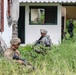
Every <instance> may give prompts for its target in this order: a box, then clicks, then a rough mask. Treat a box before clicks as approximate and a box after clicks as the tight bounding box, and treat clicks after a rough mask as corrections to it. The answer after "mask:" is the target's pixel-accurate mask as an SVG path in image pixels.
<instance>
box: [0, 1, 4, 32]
mask: <svg viewBox="0 0 76 75" xmlns="http://www.w3.org/2000/svg"><path fill="white" fill-rule="evenodd" d="M0 2H1V5H0V7H1V9H0V12H1V13H0V14H1V23H0V24H1V26H0V32H3V31H4V0H1V1H0Z"/></svg>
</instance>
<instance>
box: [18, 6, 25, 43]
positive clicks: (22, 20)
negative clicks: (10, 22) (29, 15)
mask: <svg viewBox="0 0 76 75" xmlns="http://www.w3.org/2000/svg"><path fill="white" fill-rule="evenodd" d="M18 37H19V38H20V39H21V43H25V6H20V14H19V21H18Z"/></svg>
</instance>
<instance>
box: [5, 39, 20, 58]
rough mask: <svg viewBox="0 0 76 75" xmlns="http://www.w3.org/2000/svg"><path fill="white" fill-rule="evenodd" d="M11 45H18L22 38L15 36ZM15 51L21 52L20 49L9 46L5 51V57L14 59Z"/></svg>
mask: <svg viewBox="0 0 76 75" xmlns="http://www.w3.org/2000/svg"><path fill="white" fill-rule="evenodd" d="M10 43H11V45H17V44H18V43H21V40H20V39H19V38H13V39H12V40H11V41H10ZM15 52H19V51H18V50H16V51H13V49H12V48H8V49H7V50H6V51H5V52H4V57H5V58H7V59H13V56H14V53H15Z"/></svg>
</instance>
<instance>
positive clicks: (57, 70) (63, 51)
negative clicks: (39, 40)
mask: <svg viewBox="0 0 76 75" xmlns="http://www.w3.org/2000/svg"><path fill="white" fill-rule="evenodd" d="M35 49H38V50H41V49H42V50H46V53H45V55H42V54H38V53H36V52H35V51H34V50H35ZM19 51H20V52H21V57H22V58H24V59H26V60H27V61H29V62H31V63H32V65H33V66H34V67H35V68H36V70H35V71H32V72H30V73H28V72H27V71H28V69H27V67H26V66H23V65H20V64H18V63H15V62H12V61H10V60H6V59H4V58H0V75H76V31H74V37H73V38H71V39H70V38H69V37H68V36H67V40H65V39H63V41H62V43H61V44H59V45H57V46H56V45H53V46H52V48H47V47H44V46H42V45H39V46H36V47H34V46H33V45H32V44H28V45H26V46H21V47H20V48H19Z"/></svg>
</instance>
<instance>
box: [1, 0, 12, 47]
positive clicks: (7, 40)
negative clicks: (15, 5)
mask: <svg viewBox="0 0 76 75" xmlns="http://www.w3.org/2000/svg"><path fill="white" fill-rule="evenodd" d="M6 14H7V0H4V32H2V33H1V35H2V38H3V40H4V41H5V43H6V44H7V46H8V47H9V46H10V40H11V38H12V26H11V27H9V26H8V23H7V15H6Z"/></svg>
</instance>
